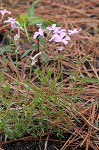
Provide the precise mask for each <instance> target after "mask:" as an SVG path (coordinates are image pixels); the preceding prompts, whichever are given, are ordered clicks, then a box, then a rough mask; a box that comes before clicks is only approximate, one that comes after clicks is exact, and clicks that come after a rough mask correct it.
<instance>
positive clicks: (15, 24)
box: [4, 17, 23, 29]
mask: <svg viewBox="0 0 99 150" xmlns="http://www.w3.org/2000/svg"><path fill="white" fill-rule="evenodd" d="M8 18H9V19H8V20H6V21H4V22H5V23H10V25H11V28H12V29H16V28H21V29H23V28H22V27H21V26H20V24H19V22H18V21H17V20H16V19H14V18H12V17H8Z"/></svg>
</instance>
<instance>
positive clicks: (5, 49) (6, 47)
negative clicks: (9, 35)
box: [0, 46, 11, 55]
mask: <svg viewBox="0 0 99 150" xmlns="http://www.w3.org/2000/svg"><path fill="white" fill-rule="evenodd" d="M7 51H11V47H10V46H5V47H0V55H1V54H3V53H4V52H7Z"/></svg>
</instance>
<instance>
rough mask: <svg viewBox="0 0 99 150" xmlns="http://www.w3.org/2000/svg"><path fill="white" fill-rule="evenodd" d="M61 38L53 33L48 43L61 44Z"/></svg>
mask: <svg viewBox="0 0 99 150" xmlns="http://www.w3.org/2000/svg"><path fill="white" fill-rule="evenodd" d="M61 39H62V38H61V37H60V36H59V34H57V33H55V34H53V35H52V38H51V39H50V40H49V41H52V40H54V41H55V42H61Z"/></svg>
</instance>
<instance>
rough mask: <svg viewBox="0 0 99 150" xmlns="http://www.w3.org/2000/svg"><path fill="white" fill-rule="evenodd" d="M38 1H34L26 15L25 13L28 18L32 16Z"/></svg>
mask: <svg viewBox="0 0 99 150" xmlns="http://www.w3.org/2000/svg"><path fill="white" fill-rule="evenodd" d="M39 1H40V0H35V1H34V2H33V3H32V5H31V6H30V7H29V9H28V13H27V14H28V16H29V17H32V16H34V12H35V5H36V4H37V3H38V2H39Z"/></svg>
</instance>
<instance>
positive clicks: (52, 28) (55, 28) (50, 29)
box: [46, 24, 60, 33]
mask: <svg viewBox="0 0 99 150" xmlns="http://www.w3.org/2000/svg"><path fill="white" fill-rule="evenodd" d="M46 29H47V30H49V31H54V33H56V32H58V31H59V30H60V27H56V24H53V25H52V26H49V27H47V28H46Z"/></svg>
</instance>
